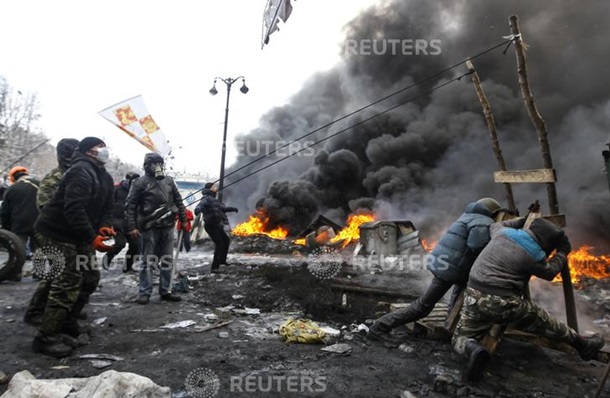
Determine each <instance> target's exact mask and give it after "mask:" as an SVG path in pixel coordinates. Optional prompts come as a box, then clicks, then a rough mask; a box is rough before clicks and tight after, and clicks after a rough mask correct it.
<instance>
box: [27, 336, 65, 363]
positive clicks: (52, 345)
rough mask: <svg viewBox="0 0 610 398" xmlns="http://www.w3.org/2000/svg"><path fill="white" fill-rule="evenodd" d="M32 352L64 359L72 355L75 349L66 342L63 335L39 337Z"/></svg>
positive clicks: (36, 338) (35, 339)
mask: <svg viewBox="0 0 610 398" xmlns="http://www.w3.org/2000/svg"><path fill="white" fill-rule="evenodd" d="M32 350H33V351H34V352H40V353H43V354H44V355H48V356H51V357H54V358H64V357H67V356H69V355H70V354H72V351H73V348H72V347H71V346H69V345H67V344H66V343H65V342H64V338H63V336H61V335H53V336H45V335H38V336H36V337H35V338H34V341H33V342H32Z"/></svg>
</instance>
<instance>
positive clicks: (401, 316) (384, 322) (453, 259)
mask: <svg viewBox="0 0 610 398" xmlns="http://www.w3.org/2000/svg"><path fill="white" fill-rule="evenodd" d="M501 210H503V209H502V207H501V206H500V204H499V203H498V202H497V201H496V200H495V199H492V198H482V199H479V200H478V201H477V202H473V203H470V204H468V205H467V206H466V210H465V211H464V213H463V214H462V215H461V216H460V217H459V218H458V219H457V220H456V221H455V222H454V223H453V224H451V226H450V227H449V229H448V230H447V232H445V234H444V235H443V236H442V237H441V238H440V240H439V241H438V244H437V245H436V247H435V248H434V250H432V253H430V256H431V259H430V260H431V261H427V262H426V263H427V267H428V269H429V270H430V271H431V272H432V274H434V278H432V281H431V282H430V285H429V286H428V288H427V289H426V291H425V292H424V294H423V295H422V296H420V297H419V298H418V299H417V300H416V301H415V302H413V303H412V304H411V305H410V306H408V307H406V308H401V309H399V310H396V311H394V312H390V313H388V314H386V315H384V316H382V317H381V318H379V319H377V320H376V321H375V322H374V323H373V325H371V327H370V328H369V334H368V335H369V337H371V338H372V339H376V340H385V341H389V342H396V339H394V338H392V336H390V332H391V331H392V329H394V328H396V327H398V326H401V325H405V324H407V323H411V322H415V321H417V320H419V319H422V318H425V317H426V316H428V314H430V312H432V309H434V306H435V304H436V303H438V302H439V301H440V300H441V299H442V298H443V296H445V294H446V293H447V292H448V291H449V290H450V289H451V287H452V286H454V285H455V286H456V289H454V295H453V297H452V298H451V301H450V306H452V305H453V303H454V302H455V299H456V298H457V292H459V291H461V290H462V289H463V288H464V287H465V286H466V282H467V281H468V273H469V272H470V268H471V267H472V264H473V263H474V260H475V259H476V258H477V256H478V255H479V253H480V252H481V250H483V248H484V247H485V245H487V243H488V242H489V239H490V237H489V226H490V225H491V224H492V223H493V222H494V217H495V216H496V214H497V213H498V212H499V211H501Z"/></svg>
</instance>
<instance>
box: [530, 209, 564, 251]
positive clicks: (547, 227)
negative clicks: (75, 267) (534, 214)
mask: <svg viewBox="0 0 610 398" xmlns="http://www.w3.org/2000/svg"><path fill="white" fill-rule="evenodd" d="M529 230H530V231H532V232H533V233H534V235H536V239H537V240H538V243H540V247H541V248H542V250H544V251H545V252H546V254H547V255H549V254H550V253H551V252H552V251H553V250H555V249H556V248H557V246H558V245H559V244H560V243H561V241H562V239H563V237H564V235H565V234H564V232H563V230H562V229H561V228H559V227H558V226H557V225H555V224H553V223H552V222H550V221H549V220H545V219H544V218H536V219H535V220H534V221H532V224H531V225H530V227H529Z"/></svg>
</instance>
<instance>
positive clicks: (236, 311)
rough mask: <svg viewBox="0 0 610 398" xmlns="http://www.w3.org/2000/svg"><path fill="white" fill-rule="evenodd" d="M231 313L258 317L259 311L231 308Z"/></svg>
mask: <svg viewBox="0 0 610 398" xmlns="http://www.w3.org/2000/svg"><path fill="white" fill-rule="evenodd" d="M231 313H233V314H235V315H260V314H261V310H260V309H259V308H248V307H244V308H233V309H231Z"/></svg>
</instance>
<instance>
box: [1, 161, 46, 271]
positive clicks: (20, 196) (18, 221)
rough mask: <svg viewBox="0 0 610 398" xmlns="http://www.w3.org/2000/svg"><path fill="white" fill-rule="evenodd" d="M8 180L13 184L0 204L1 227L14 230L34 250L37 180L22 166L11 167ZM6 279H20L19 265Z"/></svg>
mask: <svg viewBox="0 0 610 398" xmlns="http://www.w3.org/2000/svg"><path fill="white" fill-rule="evenodd" d="M9 180H10V181H11V182H12V184H13V185H11V186H10V187H9V188H8V189H7V190H6V193H5V194H4V200H3V201H2V206H0V219H1V220H2V228H4V229H8V230H9V231H11V232H14V233H15V235H17V236H19V238H20V239H21V241H22V242H23V244H24V245H27V244H28V243H29V248H30V251H31V252H33V251H34V250H36V245H35V242H34V223H35V222H36V218H37V217H38V208H37V207H36V194H37V193H38V181H36V180H33V179H31V178H30V176H29V173H28V169H26V168H25V167H23V166H15V167H13V168H12V169H11V171H10V172H9ZM29 256H30V255H29V253H28V257H29ZM22 266H23V264H22ZM8 279H12V280H14V281H20V280H21V267H19V268H15V269H14V270H13V271H11V275H9V278H8Z"/></svg>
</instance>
